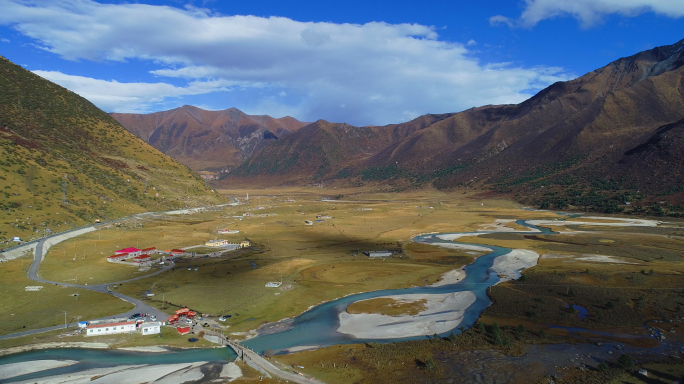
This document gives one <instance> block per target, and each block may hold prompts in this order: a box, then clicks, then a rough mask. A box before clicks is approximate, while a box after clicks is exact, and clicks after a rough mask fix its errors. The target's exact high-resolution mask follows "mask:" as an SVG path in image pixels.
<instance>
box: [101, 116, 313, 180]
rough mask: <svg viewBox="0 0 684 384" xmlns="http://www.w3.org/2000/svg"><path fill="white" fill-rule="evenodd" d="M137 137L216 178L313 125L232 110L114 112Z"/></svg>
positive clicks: (192, 167) (205, 174)
mask: <svg viewBox="0 0 684 384" xmlns="http://www.w3.org/2000/svg"><path fill="white" fill-rule="evenodd" d="M111 116H112V117H113V118H114V119H116V120H117V121H118V122H119V123H121V125H123V126H124V127H126V129H128V130H129V131H130V132H131V133H133V134H134V135H136V136H138V137H139V138H141V139H142V140H144V141H145V142H147V143H148V144H150V145H151V146H153V147H154V148H156V149H158V150H160V151H161V152H163V153H165V154H167V155H169V156H172V157H173V158H175V159H176V160H178V161H180V162H181V163H183V164H185V165H187V166H188V167H190V168H191V169H194V170H196V171H204V172H201V173H202V175H203V176H205V177H207V178H209V179H212V178H214V177H215V176H216V175H218V174H220V173H221V172H227V171H230V170H231V169H233V168H235V167H236V166H238V165H240V164H241V163H242V162H243V161H244V160H245V159H247V158H248V157H249V156H251V155H252V154H254V153H255V152H257V151H259V150H260V149H261V148H263V147H265V146H267V145H268V144H269V143H270V142H272V141H275V140H278V139H279V138H283V137H285V136H287V135H288V134H290V133H291V132H295V131H297V130H298V129H299V128H301V127H303V126H305V125H307V124H308V123H303V122H301V121H298V120H296V119H294V118H292V117H289V116H286V117H283V118H280V119H275V118H273V117H270V116H265V115H261V116H259V115H247V114H245V113H244V112H242V111H240V110H238V109H235V108H230V109H226V110H223V111H206V110H203V109H200V108H197V107H193V106H189V105H185V106H182V107H180V108H176V109H173V110H170V111H163V112H156V113H150V114H130V113H112V114H111Z"/></svg>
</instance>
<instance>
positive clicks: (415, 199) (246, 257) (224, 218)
mask: <svg viewBox="0 0 684 384" xmlns="http://www.w3.org/2000/svg"><path fill="white" fill-rule="evenodd" d="M312 190H313V191H312ZM232 192H233V193H234V194H235V195H237V196H245V191H232ZM264 192H265V193H264ZM325 192H328V193H325ZM262 193H263V194H262ZM332 193H338V194H342V195H344V196H342V197H341V198H340V200H341V201H340V202H326V201H320V197H321V196H329V195H330V194H331V192H330V191H321V190H319V189H316V188H310V189H305V190H304V191H301V190H299V189H294V188H293V189H286V190H268V191H261V192H260V193H258V194H257V193H255V192H254V191H251V192H250V205H243V206H238V207H234V208H233V207H231V208H227V209H225V210H224V211H222V212H217V213H203V214H200V215H193V217H192V220H194V222H193V224H188V225H187V226H186V227H185V228H179V229H178V232H173V231H172V230H171V229H169V230H168V231H167V230H164V231H165V232H168V233H174V235H173V238H178V239H179V241H180V240H181V239H183V241H188V238H190V239H193V237H196V238H197V239H198V240H201V241H204V240H205V239H208V238H213V237H215V236H216V235H215V230H216V229H217V228H231V229H237V230H239V231H240V233H239V234H238V235H227V236H226V237H225V238H231V237H228V236H235V237H236V238H247V239H249V240H250V241H251V242H252V244H253V247H251V248H250V249H249V250H243V251H237V252H231V253H227V254H226V256H224V257H222V258H218V259H216V258H201V257H199V258H194V259H191V258H187V259H185V260H181V261H179V262H178V263H177V267H176V268H175V270H173V271H168V272H165V273H163V274H161V275H158V276H154V277H151V278H149V279H142V280H140V281H135V282H130V283H126V284H124V285H122V286H119V287H118V288H117V290H119V291H120V292H123V293H126V294H131V295H135V296H136V297H138V298H141V299H143V300H147V301H148V302H149V303H150V304H152V305H155V306H157V307H159V308H161V306H162V298H163V299H164V300H166V302H167V304H166V305H167V306H170V307H171V308H174V309H175V308H176V307H179V306H190V307H192V308H195V309H197V310H198V311H200V312H202V313H208V314H213V315H222V314H231V315H233V317H232V318H231V319H229V320H228V321H227V322H226V323H225V325H227V326H228V327H229V328H228V330H229V331H234V332H237V331H246V330H249V329H254V328H256V327H258V326H259V325H261V324H263V323H265V322H270V321H277V320H280V319H282V318H285V317H291V316H294V315H297V314H299V313H301V312H303V311H304V310H306V309H307V308H309V307H310V306H312V305H315V304H318V303H321V302H324V301H329V300H332V299H335V298H338V297H341V296H345V295H348V294H352V293H357V292H364V291H372V290H378V289H392V288H401V287H408V286H418V285H425V284H430V283H433V282H435V281H437V280H438V279H439V276H440V275H441V274H442V273H444V272H447V271H449V270H451V269H454V268H456V267H460V266H461V265H464V264H466V263H469V262H471V261H472V257H473V256H472V255H468V254H466V253H465V252H463V251H452V250H443V249H438V250H432V251H428V250H427V249H426V248H424V247H421V246H420V245H416V244H412V243H410V239H411V238H412V237H413V236H415V235H417V234H420V233H426V232H436V231H440V232H450V231H465V230H475V229H477V228H478V226H479V225H480V224H482V223H488V222H489V221H490V219H489V217H488V215H490V214H492V213H493V212H494V211H493V210H496V211H503V212H504V213H505V214H509V215H513V214H514V213H515V212H524V211H520V210H519V209H517V208H516V206H515V204H513V203H511V202H510V201H505V200H488V201H479V200H476V201H470V200H467V199H464V198H463V195H462V194H447V193H442V192H439V191H434V190H421V191H412V192H408V193H401V194H385V193H379V194H376V193H367V194H349V191H333V192H332ZM286 198H290V199H294V200H295V201H294V202H286V201H285V200H286ZM259 204H260V205H261V206H263V207H264V209H256V208H257V206H258V205H259ZM250 206H251V208H250ZM369 209H370V210H369ZM483 211H484V214H485V215H486V216H485V217H484V218H483V217H482V214H483ZM245 212H251V213H253V214H255V215H260V214H276V215H275V216H264V217H245V218H244V219H242V220H239V219H236V218H234V217H233V216H236V215H239V214H242V213H245ZM317 215H323V216H331V217H333V218H332V219H324V220H325V221H324V222H320V223H318V222H317V223H314V225H313V226H306V225H305V224H304V220H316V216H317ZM188 220H191V219H188ZM156 225H157V224H154V223H152V224H150V225H149V228H148V226H146V227H145V228H143V229H136V230H135V231H141V232H146V231H148V230H150V229H151V230H154V228H156V227H155V226H156ZM180 232H184V233H185V236H184V237H183V235H181V234H180ZM150 233H152V232H150ZM191 236H192V237H191ZM139 237H140V238H149V235H146V234H143V235H139ZM219 238H224V237H221V236H219ZM193 241H195V243H197V240H193ZM119 245H120V244H119ZM150 245H156V244H150ZM430 248H433V247H430ZM377 249H392V250H397V251H401V250H402V249H403V251H404V253H403V255H400V256H397V257H394V258H391V259H386V260H384V261H383V260H375V259H369V258H367V257H366V256H363V255H362V254H361V252H363V251H367V250H377ZM57 255H59V254H57ZM252 262H253V263H254V264H256V266H257V268H256V269H254V268H253V265H252ZM196 268H197V270H195V269H196ZM281 279H282V281H283V283H284V284H283V286H282V287H281V288H280V289H278V288H265V287H264V284H265V283H266V282H269V281H280V280H281ZM150 289H151V292H152V293H154V294H155V296H154V297H151V298H150V297H147V296H145V295H144V294H145V293H146V292H147V291H148V290H150Z"/></svg>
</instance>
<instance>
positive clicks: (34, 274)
mask: <svg viewBox="0 0 684 384" xmlns="http://www.w3.org/2000/svg"><path fill="white" fill-rule="evenodd" d="M232 199H233V203H229V204H223V205H219V206H214V207H221V206H224V205H233V204H237V199H235V198H234V197H232ZM205 208H207V207H202V208H192V210H201V209H205ZM169 212H172V211H169ZM169 212H160V213H169ZM174 212H175V211H174ZM154 214H156V213H154V212H148V213H142V214H138V215H133V216H131V217H144V216H149V215H154ZM125 219H127V218H124V219H119V220H115V221H121V220H125ZM112 222H114V221H112ZM96 225H101V224H93V225H91V226H87V227H83V228H88V227H95V226H96ZM83 228H78V229H83ZM57 236H60V234H55V235H52V236H49V237H46V238H43V239H40V240H38V241H37V243H36V247H35V248H34V251H33V262H32V263H31V267H30V268H29V272H28V277H29V279H31V280H33V281H37V282H40V283H43V284H54V285H60V286H63V287H71V288H81V289H88V290H91V291H95V292H101V293H105V294H109V295H112V296H115V297H118V298H120V299H122V300H125V301H128V302H129V303H132V304H133V305H135V308H133V309H132V310H130V311H128V312H124V313H119V314H116V315H113V316H107V317H102V318H99V319H91V320H105V319H114V318H122V317H129V316H131V315H132V314H134V313H148V314H151V315H155V316H156V317H157V319H159V320H162V321H163V320H165V319H166V318H167V317H168V316H169V315H168V314H166V313H164V312H162V311H160V310H158V309H157V308H154V307H152V306H150V305H147V304H145V303H143V302H142V301H140V300H138V299H134V298H132V297H130V296H126V295H124V294H122V293H119V292H114V291H110V290H109V286H111V285H118V284H122V283H127V282H130V281H135V280H139V279H144V278H147V277H150V276H155V275H158V274H160V273H163V272H166V271H168V270H169V269H171V268H173V267H174V266H175V264H174V263H173V261H170V264H169V265H167V266H165V267H164V268H162V269H160V270H158V271H156V272H154V273H150V274H148V275H144V276H138V277H135V278H132V279H128V280H122V281H115V282H111V283H105V284H98V285H78V284H68V283H61V282H58V281H50V280H45V279H42V278H40V277H39V276H38V269H39V268H40V264H41V263H42V262H43V258H44V257H45V255H44V254H43V245H44V244H45V241H46V240H47V239H49V238H54V237H57ZM67 326H70V327H77V326H78V324H76V323H74V324H71V325H69V324H67ZM64 328H65V327H64V326H63V325H56V326H54V327H46V328H38V329H32V330H29V331H24V332H17V333H10V334H7V335H2V336H0V340H4V339H14V338H17V337H23V336H29V335H35V334H38V333H44V332H50V331H56V330H59V329H64Z"/></svg>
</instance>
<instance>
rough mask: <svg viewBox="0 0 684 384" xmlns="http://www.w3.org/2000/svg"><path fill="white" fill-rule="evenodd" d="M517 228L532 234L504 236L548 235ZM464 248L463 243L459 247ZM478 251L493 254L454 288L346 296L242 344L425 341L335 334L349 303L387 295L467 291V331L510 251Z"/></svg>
mask: <svg viewBox="0 0 684 384" xmlns="http://www.w3.org/2000/svg"><path fill="white" fill-rule="evenodd" d="M516 223H517V224H519V225H522V226H524V227H527V228H530V229H532V230H533V232H525V231H516V232H507V233H536V234H540V233H541V234H551V233H553V232H551V231H550V230H549V229H548V228H542V227H537V226H534V225H531V224H528V223H526V222H525V221H524V220H518V221H516ZM486 233H493V231H481V232H464V233H463V234H467V235H482V234H486ZM441 235H451V234H449V233H441V234H430V235H421V236H417V237H415V238H413V241H415V242H420V243H426V244H440V243H442V244H453V243H454V242H453V241H451V240H442V239H440V238H439V237H438V236H441ZM461 244H465V243H461ZM469 245H473V246H478V247H484V248H489V249H491V250H492V252H490V253H488V254H486V255H484V256H480V257H478V258H477V259H475V261H474V262H473V263H472V264H470V265H468V266H466V267H465V268H464V270H465V272H466V277H465V278H464V279H463V280H461V281H459V282H458V283H456V284H450V285H443V286H439V287H432V286H425V287H414V288H404V289H388V290H381V291H374V292H365V293H359V294H355V295H351V296H346V297H343V298H340V299H337V300H333V301H330V302H327V303H324V304H321V305H318V306H315V307H314V308H312V309H310V310H308V311H306V312H304V313H302V314H301V315H299V316H297V317H295V318H294V321H293V323H292V326H291V329H289V330H287V331H284V332H279V333H273V334H268V335H262V336H258V337H255V338H252V339H249V340H247V341H245V342H244V343H242V344H243V345H245V346H247V347H248V348H250V349H252V350H254V351H258V352H263V351H265V350H266V349H272V350H274V351H283V350H287V349H290V348H296V347H314V346H328V345H337V344H351V343H364V342H373V341H377V342H381V343H392V342H397V341H407V340H418V339H424V338H425V336H417V337H405V338H396V339H382V340H376V339H358V338H355V337H352V336H350V335H347V334H343V333H339V332H337V328H338V327H339V325H340V321H339V314H340V313H341V312H343V311H345V310H346V309H347V306H349V305H350V304H351V303H353V302H356V301H359V300H366V299H372V298H375V297H380V296H389V295H405V294H444V293H454V292H463V291H470V292H472V293H473V294H474V295H475V302H474V303H473V304H472V305H471V306H470V307H468V309H466V311H465V314H464V315H463V321H462V322H461V324H460V325H459V328H460V327H465V328H466V329H467V328H470V327H471V326H473V324H475V322H476V321H477V319H478V318H479V317H480V314H481V313H482V311H483V310H484V309H485V308H487V307H488V306H489V305H490V304H491V300H489V297H488V296H487V288H489V287H490V286H492V285H494V284H496V283H498V282H499V277H498V276H497V275H496V273H493V271H492V270H491V267H492V264H493V263H494V259H496V258H497V257H499V256H501V255H505V254H507V253H508V252H510V251H511V249H510V248H503V247H496V246H492V245H480V244H469ZM451 332H453V333H454V334H459V333H460V332H461V331H460V329H458V328H457V329H453V330H450V331H448V332H445V333H443V334H442V335H441V336H446V335H448V334H449V333H451Z"/></svg>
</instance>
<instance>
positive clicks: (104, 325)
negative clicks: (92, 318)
mask: <svg viewBox="0 0 684 384" xmlns="http://www.w3.org/2000/svg"><path fill="white" fill-rule="evenodd" d="M131 324H135V321H124V322H123V323H108V324H93V325H89V326H87V327H86V328H103V327H116V326H118V325H131Z"/></svg>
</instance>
